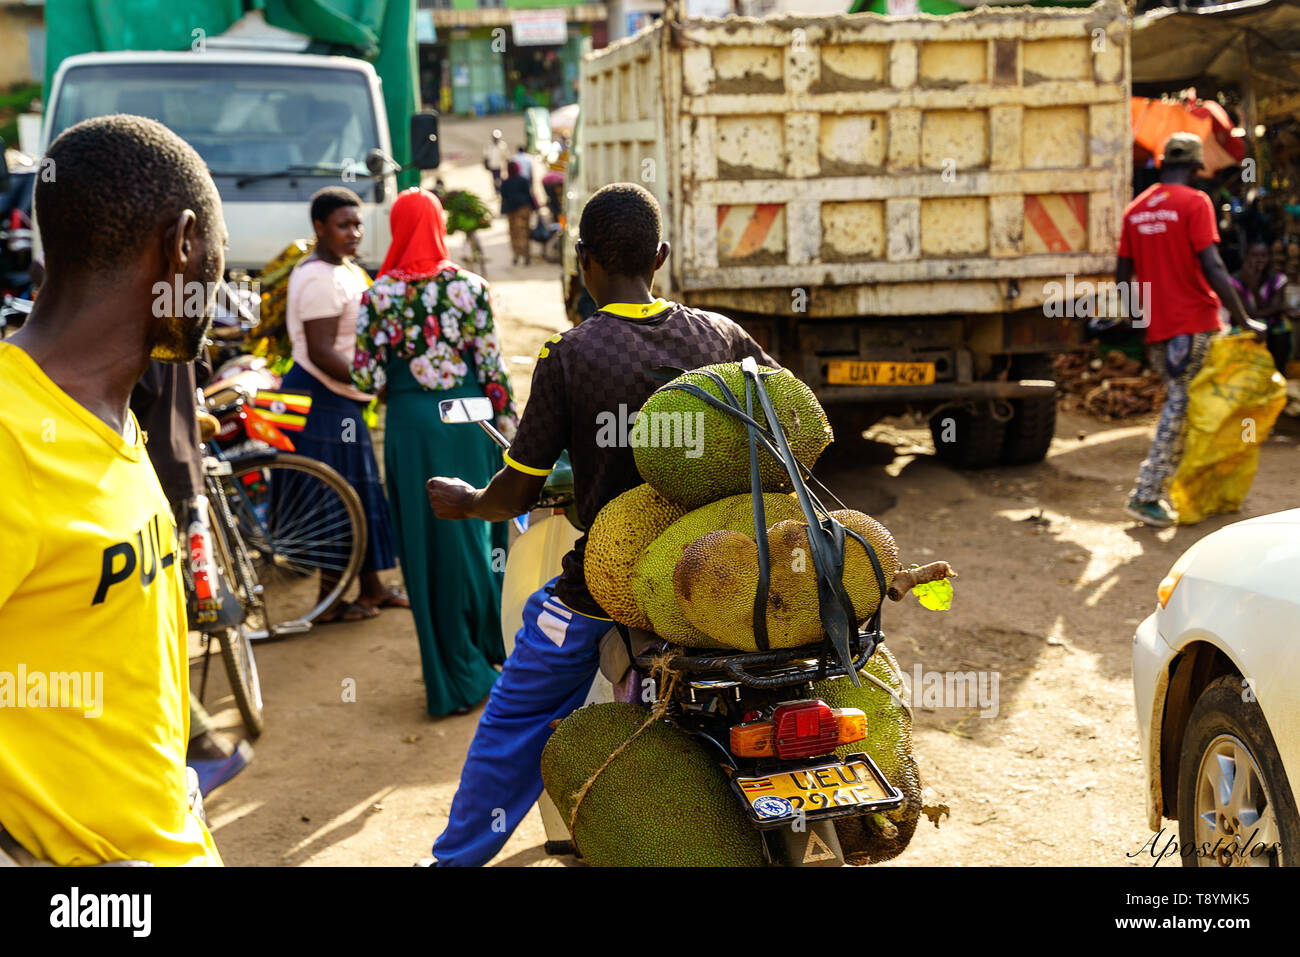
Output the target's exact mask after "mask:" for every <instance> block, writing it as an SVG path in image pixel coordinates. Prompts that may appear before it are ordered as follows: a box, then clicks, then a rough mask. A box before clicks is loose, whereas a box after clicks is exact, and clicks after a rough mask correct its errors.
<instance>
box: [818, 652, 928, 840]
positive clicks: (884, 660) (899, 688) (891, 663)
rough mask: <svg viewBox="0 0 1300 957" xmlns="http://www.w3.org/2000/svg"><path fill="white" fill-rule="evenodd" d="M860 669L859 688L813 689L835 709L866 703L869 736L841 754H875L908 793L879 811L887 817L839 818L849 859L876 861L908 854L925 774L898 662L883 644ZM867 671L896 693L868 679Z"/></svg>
mask: <svg viewBox="0 0 1300 957" xmlns="http://www.w3.org/2000/svg"><path fill="white" fill-rule="evenodd" d="M859 674H860V675H862V687H860V688H855V687H853V683H852V682H851V681H849V680H848V679H846V678H838V679H832V680H828V681H819V682H817V683H816V684H814V685H813V693H814V694H815V695H816V696H817V697H819V698H821V699H822V700H823V701H825V702H826V703H827V704H828V705H830V706H831V707H832V708H861V709H862V711H863V712H865V713H866V716H867V738H866V740H865V741H855V742H853V743H852V744H845V745H841V746H840V747H839V748H837V749H836V751H835V754H836V756H837V757H840V758H845V757H848V755H850V754H853V753H855V752H859V751H865V752H866V753H867V754H869V755H871V758H872V760H874V761H875V762H876V765H877V766H878V767H879V768H880V770H881V772H882V773H883V774H884V775H885V778H886V779H887V780H888V781H889V783H890V784H892V785H893V786H894V787H896V788H898V789H899V790H900V791H902V792H903V803H902V804H901V805H900V806H899V807H898V808H896V809H895V810H892V811H886V812H884V813H883V814H882V815H880V817H882V818H883V821H882V820H880V819H879V818H876V817H874V816H873V815H859V816H857V817H849V818H838V819H836V821H835V832H836V836H837V837H839V839H840V846H841V848H843V850H844V855H845V860H846V861H848V863H850V864H854V865H857V864H876V863H879V862H880V861H887V860H889V859H890V858H894V857H897V856H898V855H899V854H901V853H903V850H904V849H905V848H906V847H907V845H908V842H909V841H911V840H912V835H913V833H915V831H916V823H917V820H918V819H919V818H920V816H921V775H920V771H919V770H918V769H917V766H916V758H915V757H914V756H913V754H912V717H911V714H910V712H909V711H908V709H907V708H906V707H904V705H903V704H902V702H903V701H906V700H907V699H906V697H904V690H903V680H902V677H901V674H900V672H899V669H898V662H897V661H895V660H894V656H893V655H892V654H890V652H889V649H888V648H886V647H884V646H883V645H881V646H880V647H879V648H877V649H876V651H875V653H874V654H873V655H872V656H871V657H870V658H869V659H868V660H867V665H866V667H865V668H863V669H862V670H861V671H860V672H859ZM868 675H870V676H873V677H875V678H878V679H879V680H880V681H881V682H882V683H884V684H885V685H886V686H888V687H889V688H890V689H891V690H892V691H893V692H894V694H893V695H891V694H889V693H888V692H886V691H885V690H883V689H882V688H880V687H879V686H878V685H876V684H874V683H873V682H871V681H870V680H868V678H867V676H868ZM895 695H896V696H897V697H895Z"/></svg>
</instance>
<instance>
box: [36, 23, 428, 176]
mask: <svg viewBox="0 0 1300 957" xmlns="http://www.w3.org/2000/svg"><path fill="white" fill-rule="evenodd" d="M250 10H261V11H263V13H264V15H265V17H266V22H267V23H269V24H271V26H274V27H279V28H281V29H283V30H292V31H293V32H295V33H302V34H305V35H307V36H309V37H311V38H312V43H311V46H309V47H308V48H307V50H306V51H305V52H307V53H323V54H336V55H343V56H355V57H361V58H363V59H366V60H370V61H371V62H372V63H373V64H374V67H375V71H376V72H377V73H378V74H379V78H380V80H381V81H382V82H383V88H384V105H385V107H386V110H387V113H388V129H389V135H390V136H391V137H392V143H393V158H394V159H395V160H397V162H399V163H401V164H402V165H403V166H405V165H407V164H408V163H409V162H410V160H411V155H410V142H409V128H410V117H411V114H412V113H414V112H415V111H416V110H417V109H418V108H419V103H418V102H417V99H416V91H417V89H418V86H417V83H418V80H417V77H416V65H415V64H416V59H415V57H416V43H415V0H46V4H45V23H46V55H45V86H46V92H47V96H48V91H49V84H50V80H51V79H52V78H53V76H54V71H55V70H56V69H57V68H58V65H59V63H60V62H62V61H63V60H64V59H65V58H66V57H69V56H73V55H74V54H77V53H94V52H99V51H106V50H187V49H191V48H193V47H195V45H196V44H197V42H198V40H199V39H200V38H202V37H204V36H219V35H220V34H222V33H224V32H225V31H226V30H228V29H229V28H230V26H231V25H232V24H233V23H235V21H237V20H238V19H239V18H240V17H242V16H243V15H244V14H245V13H247V12H249V11H250ZM419 175H420V174H419V171H418V170H408V171H407V172H405V173H402V174H400V177H399V179H400V181H401V185H402V186H404V187H405V186H413V185H416V184H417V183H418V182H419Z"/></svg>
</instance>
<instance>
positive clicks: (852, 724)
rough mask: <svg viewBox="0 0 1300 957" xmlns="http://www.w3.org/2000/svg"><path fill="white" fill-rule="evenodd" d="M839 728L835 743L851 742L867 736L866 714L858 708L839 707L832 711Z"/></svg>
mask: <svg viewBox="0 0 1300 957" xmlns="http://www.w3.org/2000/svg"><path fill="white" fill-rule="evenodd" d="M832 713H833V714H834V715H835V724H836V726H837V727H838V728H839V738H838V739H837V741H836V744H837V745H838V744H852V743H853V742H854V741H861V740H863V739H864V738H866V736H867V715H866V712H864V711H862V710H861V709H859V708H840V709H838V710H837V711H834V712H832Z"/></svg>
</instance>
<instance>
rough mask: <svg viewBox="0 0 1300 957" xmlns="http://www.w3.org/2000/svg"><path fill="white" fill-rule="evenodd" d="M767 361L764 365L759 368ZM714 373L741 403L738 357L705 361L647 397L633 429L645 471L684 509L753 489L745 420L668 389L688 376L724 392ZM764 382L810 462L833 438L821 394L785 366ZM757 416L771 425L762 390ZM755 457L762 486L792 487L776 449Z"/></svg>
mask: <svg viewBox="0 0 1300 957" xmlns="http://www.w3.org/2000/svg"><path fill="white" fill-rule="evenodd" d="M766 368H767V367H766V366H759V369H760V370H761V369H766ZM709 372H714V373H717V374H718V375H719V376H720V377H721V378H722V380H723V381H724V382H725V383H726V384H727V387H728V388H729V389H730V390H731V392H732V394H733V395H734V396H735V397H736V398H737V400H739V401H740V403H741V408H742V409H744V402H745V381H744V375H743V373H742V372H741V371H740V363H739V362H726V363H722V364H720V365H712V366H704V367H703V368H701V369H697V370H694V371H692V372H687V373H685V374H684V375H680V376H678V377H677V378H676V379H674V380H673V381H672V382H670V383H668V385H666V386H663V387H661V388H660V389H659V390H658V391H657V392H655V393H654V395H652V396H650V398H649V399H647V400H646V401H645V404H644V405H643V406H642V407H641V411H640V412H639V413H638V414H637V417H636V422H635V423H634V424H633V429H632V433H631V435H632V436H633V438H634V439H638V438H639V440H638V441H634V442H633V455H634V456H635V458H636V467H637V469H638V470H639V471H640V473H641V477H642V478H643V479H645V480H646V481H647V482H649V483H650V484H651V485H653V486H654V487H655V489H656V490H657V491H658V492H659V493H660V494H662V495H663V496H664V497H665V498H667V499H669V500H670V501H673V502H678V503H680V504H682V505H685V506H686V507H687V508H698V507H699V506H701V505H704V504H706V503H708V502H714V501H717V500H718V499H720V498H722V497H723V496H727V495H734V494H736V493H738V492H745V491H748V490H749V489H750V476H749V439H748V433H747V431H746V428H745V426H744V424H743V423H742V422H741V421H740V420H739V419H736V418H735V417H733V416H731V415H729V414H727V413H726V412H723V411H722V410H721V409H716V408H714V407H713V406H711V405H709V404H708V403H706V402H705V401H704V400H703V399H700V398H699V397H698V396H694V395H691V394H690V393H688V392H684V391H682V390H680V389H673V388H669V386H672V385H673V384H675V383H688V384H692V385H697V386H699V387H700V388H702V389H704V391H706V392H708V393H709V394H711V395H713V396H716V397H717V398H719V399H722V398H723V393H722V390H721V389H719V387H718V384H717V383H716V382H714V381H713V379H711V378H710V377H709V376H708V375H707V374H706V373H709ZM763 386H764V389H765V390H766V391H767V394H768V396H769V397H770V398H771V400H772V409H773V411H774V412H775V413H776V417H777V419H779V420H780V422H781V425H782V426H783V427H784V429H785V434H786V439H787V441H788V442H789V443H790V451H791V452H793V453H794V455H795V458H797V459H798V460H799V461H800V462H802V463H803V464H804V465H805V466H807V467H808V468H809V469H811V468H812V466H813V463H814V462H816V461H817V457H818V456H819V455H821V453H822V450H823V449H825V448H826V446H827V445H829V444H830V443H831V440H832V438H833V434H832V432H831V427H830V424H829V423H828V422H827V420H826V413H825V412H824V411H822V407H821V405H820V404H819V403H818V402H817V397H816V396H814V395H813V392H812V390H811V389H810V388H808V386H806V385H804V383H802V382H800V381H799V380H798V379H796V378H795V377H794V375H793V373H791V372H790V371H789V370H788V369H782V370H780V371H779V372H776V373H774V374H772V375H769V376H768V377H767V378H766V379H764V380H763ZM724 401H725V400H724ZM753 418H754V419H755V421H757V422H759V423H760V424H761V425H766V424H767V419H766V417H765V416H764V414H763V410H762V408H761V407H760V406H759V403H758V400H757V397H755V401H754V415H753ZM688 438H689V439H690V441H687V439H688ZM758 461H759V474H760V475H761V476H762V480H763V488H764V489H765V490H767V491H778V490H785V489H789V488H790V478H789V475H788V474H787V472H786V470H785V467H784V466H783V465H782V464H781V463H780V462H778V461H777V460H776V459H775V458H774V457H773V456H771V455H769V454H768V453H767V452H765V451H763V450H762V449H760V450H759V453H758Z"/></svg>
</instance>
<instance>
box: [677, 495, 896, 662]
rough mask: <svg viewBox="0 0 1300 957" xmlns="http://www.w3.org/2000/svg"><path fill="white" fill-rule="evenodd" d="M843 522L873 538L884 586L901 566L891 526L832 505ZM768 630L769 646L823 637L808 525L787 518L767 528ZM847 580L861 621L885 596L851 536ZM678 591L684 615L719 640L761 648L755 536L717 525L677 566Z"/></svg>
mask: <svg viewBox="0 0 1300 957" xmlns="http://www.w3.org/2000/svg"><path fill="white" fill-rule="evenodd" d="M831 515H832V517H834V518H835V519H837V520H838V521H839V522H840V523H841V524H842V525H844V527H845V528H846V529H850V530H852V531H854V532H857V533H858V534H859V535H861V536H862V537H863V538H864V539H866V540H867V541H868V542H869V543H871V546H872V548H873V549H874V550H875V552H876V557H877V558H878V559H879V561H880V567H881V571H882V572H884V577H885V585H886V587H888V585H889V582H890V581H891V580H892V579H893V577H894V573H895V572H896V571H897V570H898V546H897V545H896V544H895V543H894V538H893V536H892V535H890V534H889V530H888V529H887V528H885V526H883V525H881V524H880V523H879V522H877V521H876V520H875V519H874V518H872V517H871V516H869V515H864V514H863V513H862V512H857V511H854V510H852V509H843V510H841V511H837V512H832V513H831ZM767 541H768V568H769V572H768V593H767V637H768V644H769V646H770V647H772V648H798V647H800V646H803V645H810V644H816V643H817V642H819V641H821V639H822V637H823V635H824V634H825V630H824V629H823V627H822V622H821V616H820V613H819V605H818V601H817V576H816V570H815V566H814V564H813V559H812V550H811V548H810V546H809V544H808V525H807V523H806V522H804V521H802V514H801V515H800V518H799V519H798V520H793V519H788V520H784V521H778V522H776V523H775V524H774V525H772V526H771V527H770V528H769V529H768V538H767ZM843 581H844V587H845V589H846V590H847V591H848V594H849V600H850V601H851V602H852V603H853V610H854V613H855V616H856V618H857V620H858V621H859V622H861V621H864V620H866V619H867V618H869V617H871V615H872V614H874V613H875V611H876V609H877V608H879V607H880V601H881V598H882V597H883V596H882V595H881V590H880V587H879V583H878V582H877V579H876V574H875V571H874V569H873V568H872V567H871V561H870V559H869V558H868V557H867V552H866V549H864V548H863V547H862V545H861V543H859V542H858V541H857V540H856V539H854V538H853V537H852V536H849V535H845V540H844V577H843ZM673 593H674V597H675V598H676V599H677V607H678V609H679V610H680V611H681V614H682V617H683V618H684V619H685V620H686V622H687V623H688V624H689V625H691V626H692V627H694V628H696V629H698V630H700V631H702V632H704V634H706V635H708V636H709V637H710V638H712V639H714V640H715V641H719V642H722V643H723V644H725V645H727V646H729V647H731V648H736V649H739V650H741V651H757V650H758V645H757V643H756V642H755V639H754V599H755V597H756V596H757V594H758V546H757V544H755V542H754V540H753V539H752V538H750V537H745V536H737V535H736V534H734V533H731V532H714V533H712V534H709V535H704V536H702V537H700V538H698V539H696V540H695V541H694V542H692V543H691V544H689V545H687V546H686V547H685V548H684V549H683V550H682V553H681V558H679V559H678V561H677V565H676V566H675V567H674V569H673Z"/></svg>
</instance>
